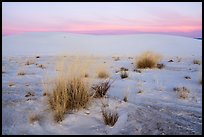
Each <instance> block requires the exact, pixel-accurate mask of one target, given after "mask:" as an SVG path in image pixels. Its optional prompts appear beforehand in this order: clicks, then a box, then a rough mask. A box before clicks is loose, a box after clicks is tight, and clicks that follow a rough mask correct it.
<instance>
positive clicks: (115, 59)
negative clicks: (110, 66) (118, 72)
mask: <svg viewBox="0 0 204 137" xmlns="http://www.w3.org/2000/svg"><path fill="white" fill-rule="evenodd" d="M112 58H113V59H114V61H118V60H120V57H112Z"/></svg>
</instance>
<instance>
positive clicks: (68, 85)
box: [48, 77, 89, 122]
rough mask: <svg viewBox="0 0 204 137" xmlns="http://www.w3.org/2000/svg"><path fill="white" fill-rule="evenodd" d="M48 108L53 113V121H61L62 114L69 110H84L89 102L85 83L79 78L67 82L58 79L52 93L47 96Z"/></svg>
mask: <svg viewBox="0 0 204 137" xmlns="http://www.w3.org/2000/svg"><path fill="white" fill-rule="evenodd" d="M48 101H49V105H50V108H51V109H52V110H53V111H54V120H55V121H57V122H59V121H62V120H63V117H64V114H65V113H66V112H67V111H70V110H79V109H81V108H85V107H86V106H87V105H88V102H89V93H88V88H87V86H86V83H85V82H84V81H83V79H81V78H79V77H75V78H71V79H69V80H65V79H58V80H57V81H56V83H55V86H54V89H53V93H52V94H50V95H49V94H48Z"/></svg>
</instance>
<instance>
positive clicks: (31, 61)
mask: <svg viewBox="0 0 204 137" xmlns="http://www.w3.org/2000/svg"><path fill="white" fill-rule="evenodd" d="M32 64H35V60H33V59H30V60H27V61H26V63H25V65H32Z"/></svg>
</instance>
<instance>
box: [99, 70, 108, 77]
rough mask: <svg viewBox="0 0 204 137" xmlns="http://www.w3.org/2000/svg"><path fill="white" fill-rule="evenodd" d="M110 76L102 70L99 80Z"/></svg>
mask: <svg viewBox="0 0 204 137" xmlns="http://www.w3.org/2000/svg"><path fill="white" fill-rule="evenodd" d="M108 77H109V74H108V72H107V71H106V70H100V71H98V78H108Z"/></svg>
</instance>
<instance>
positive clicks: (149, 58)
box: [135, 51, 161, 69]
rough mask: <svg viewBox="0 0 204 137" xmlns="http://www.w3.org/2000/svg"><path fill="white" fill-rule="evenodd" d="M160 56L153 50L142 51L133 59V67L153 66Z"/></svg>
mask: <svg viewBox="0 0 204 137" xmlns="http://www.w3.org/2000/svg"><path fill="white" fill-rule="evenodd" d="M160 58H161V56H160V55H158V54H155V53H153V52H149V51H147V52H144V53H142V54H141V55H140V56H139V57H138V59H136V60H135V68H142V69H144V68H155V67H156V64H157V63H158V61H159V60H160Z"/></svg>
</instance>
